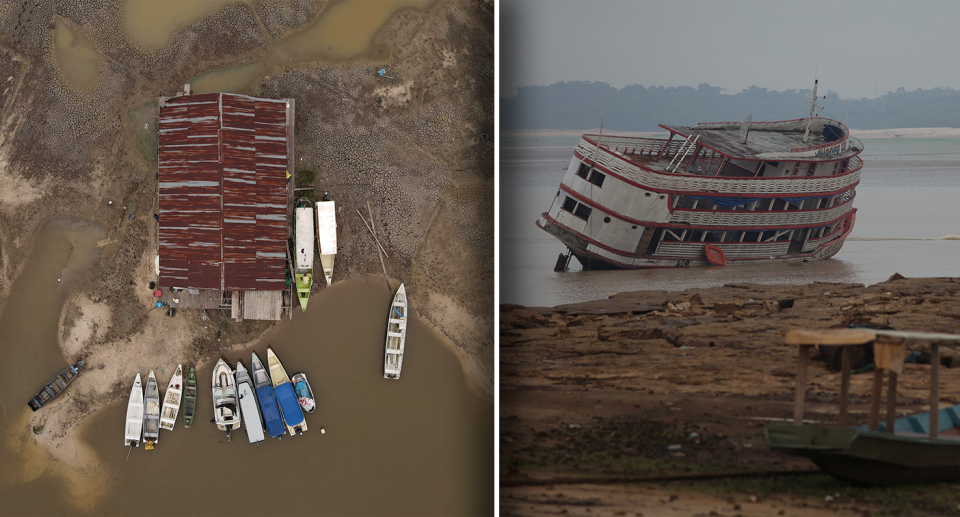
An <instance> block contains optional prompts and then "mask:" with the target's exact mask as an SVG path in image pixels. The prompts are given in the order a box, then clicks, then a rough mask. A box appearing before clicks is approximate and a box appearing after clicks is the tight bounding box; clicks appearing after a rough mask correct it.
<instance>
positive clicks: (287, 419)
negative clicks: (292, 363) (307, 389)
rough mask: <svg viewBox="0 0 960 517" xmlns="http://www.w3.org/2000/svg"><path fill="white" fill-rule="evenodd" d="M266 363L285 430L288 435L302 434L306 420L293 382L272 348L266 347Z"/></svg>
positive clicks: (305, 426)
mask: <svg viewBox="0 0 960 517" xmlns="http://www.w3.org/2000/svg"><path fill="white" fill-rule="evenodd" d="M267 363H268V364H269V365H270V378H271V379H272V380H273V391H274V392H275V393H276V394H277V402H278V403H279V404H280V415H281V416H282V417H283V422H284V424H286V426H287V432H288V433H290V436H293V435H295V434H303V432H304V431H306V430H307V421H306V420H305V419H304V418H303V411H301V410H300V403H299V402H297V393H296V391H295V390H294V389H293V383H292V382H290V377H288V376H287V371H286V370H284V369H283V365H282V364H280V359H278V358H277V355H276V354H274V353H273V349H272V348H267Z"/></svg>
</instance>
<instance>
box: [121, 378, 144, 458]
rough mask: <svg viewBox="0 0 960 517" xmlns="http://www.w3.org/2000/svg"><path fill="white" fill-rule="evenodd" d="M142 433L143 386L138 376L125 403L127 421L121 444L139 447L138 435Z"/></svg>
mask: <svg viewBox="0 0 960 517" xmlns="http://www.w3.org/2000/svg"><path fill="white" fill-rule="evenodd" d="M142 431H143V384H142V383H141V382H140V374H139V373H138V374H137V378H136V380H134V381H133V389H131V390H130V401H129V402H127V420H126V426H125V427H124V432H123V444H124V445H129V446H131V447H139V446H140V433H141V432H142Z"/></svg>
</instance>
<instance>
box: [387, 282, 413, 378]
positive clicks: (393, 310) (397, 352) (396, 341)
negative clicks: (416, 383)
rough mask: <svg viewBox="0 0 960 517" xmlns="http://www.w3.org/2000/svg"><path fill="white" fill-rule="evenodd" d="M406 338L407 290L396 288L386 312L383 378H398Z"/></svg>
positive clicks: (401, 286) (401, 285)
mask: <svg viewBox="0 0 960 517" xmlns="http://www.w3.org/2000/svg"><path fill="white" fill-rule="evenodd" d="M406 340H407V291H406V289H404V287H403V284H400V288H399V289H397V293H396V294H395V295H394V296H393V302H392V303H391V304H390V312H389V314H387V344H386V347H385V350H384V354H383V378H384V379H399V378H400V369H401V368H402V367H403V346H404V342H405V341H406Z"/></svg>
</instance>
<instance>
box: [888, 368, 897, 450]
mask: <svg viewBox="0 0 960 517" xmlns="http://www.w3.org/2000/svg"><path fill="white" fill-rule="evenodd" d="M896 420H897V372H895V371H893V370H891V371H890V373H888V374H887V432H888V433H890V434H893V428H894V425H895V421H896Z"/></svg>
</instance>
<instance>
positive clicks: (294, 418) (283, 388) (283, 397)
mask: <svg viewBox="0 0 960 517" xmlns="http://www.w3.org/2000/svg"><path fill="white" fill-rule="evenodd" d="M276 393H277V402H279V403H280V410H281V411H283V419H284V421H286V422H287V425H288V426H290V427H294V426H298V425H300V424H302V423H303V411H301V410H300V403H299V402H297V394H296V393H294V391H293V384H292V383H289V382H285V383H283V384H281V385H279V386H277V387H276Z"/></svg>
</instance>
